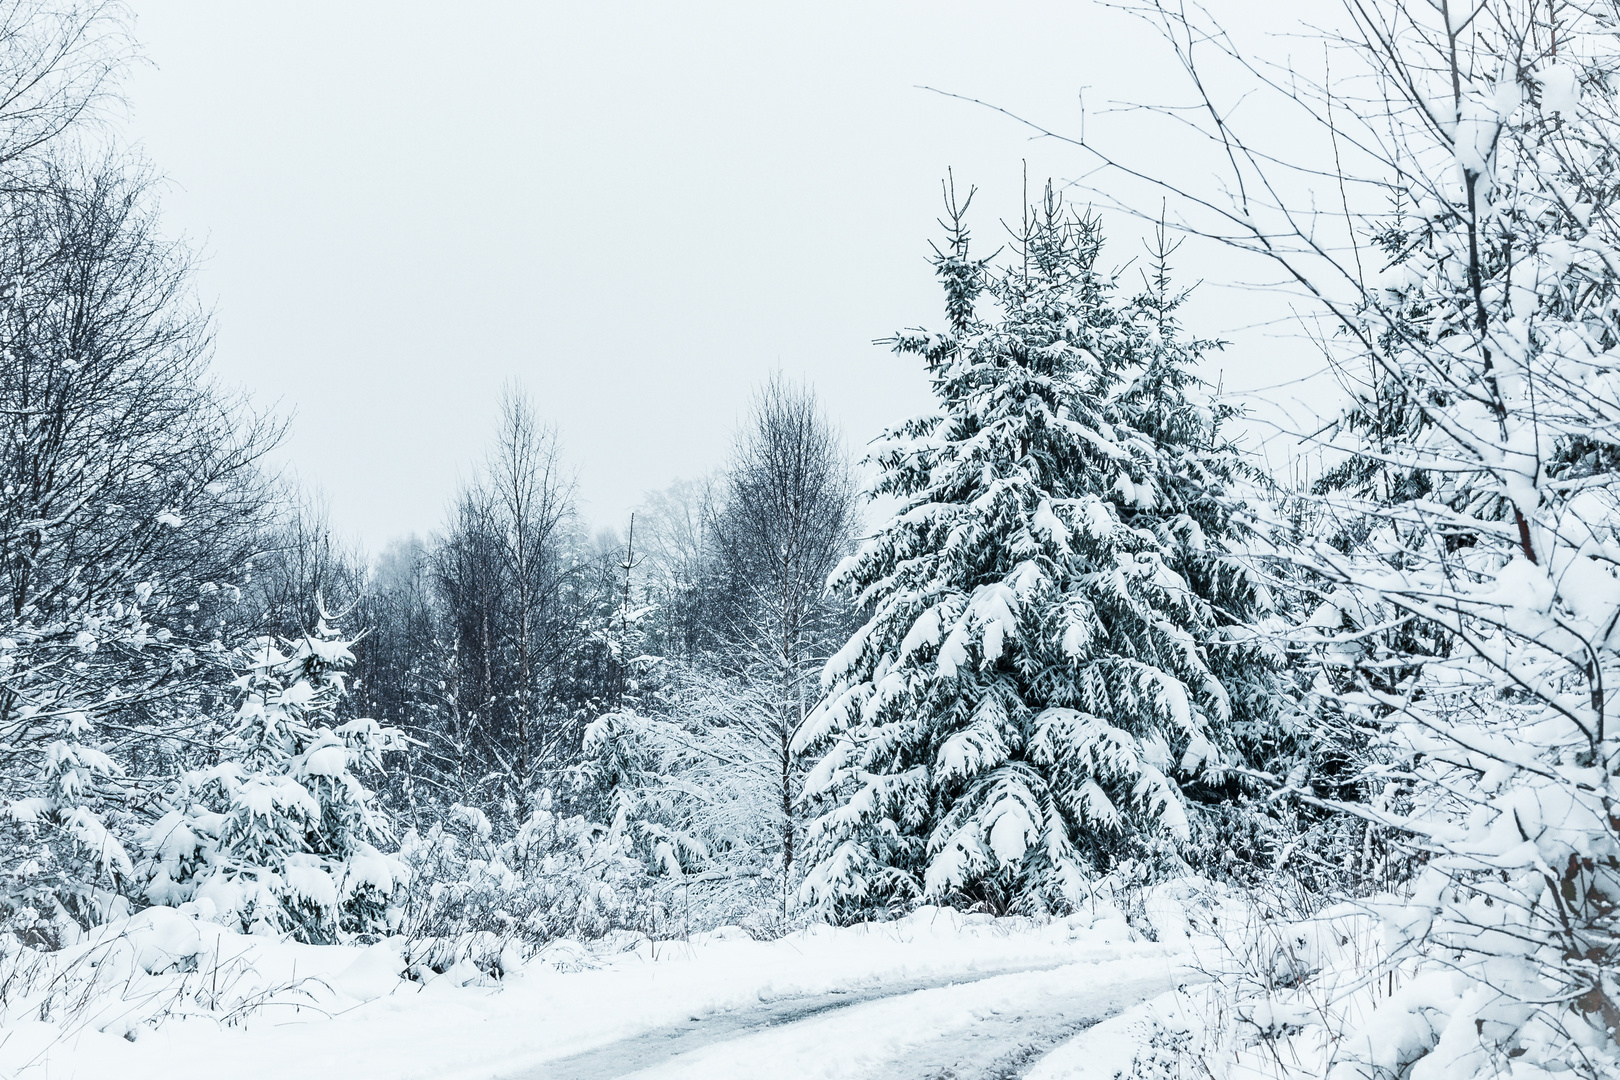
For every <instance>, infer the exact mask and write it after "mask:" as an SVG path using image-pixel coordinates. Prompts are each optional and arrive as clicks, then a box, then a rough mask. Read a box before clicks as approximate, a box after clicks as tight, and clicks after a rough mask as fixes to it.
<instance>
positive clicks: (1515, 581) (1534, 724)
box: [1158, 0, 1620, 1080]
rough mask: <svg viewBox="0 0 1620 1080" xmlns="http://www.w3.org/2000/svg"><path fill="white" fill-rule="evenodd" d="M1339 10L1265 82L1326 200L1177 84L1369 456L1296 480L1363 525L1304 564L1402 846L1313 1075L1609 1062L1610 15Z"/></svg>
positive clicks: (1581, 8)
mask: <svg viewBox="0 0 1620 1080" xmlns="http://www.w3.org/2000/svg"><path fill="white" fill-rule="evenodd" d="M1158 11H1159V14H1160V16H1161V17H1162V18H1163V20H1164V22H1163V25H1164V26H1165V28H1166V30H1167V34H1168V37H1169V39H1170V40H1171V41H1172V42H1173V43H1174V44H1176V45H1177V46H1178V48H1179V49H1180V51H1181V58H1182V60H1183V62H1185V63H1186V64H1187V65H1188V67H1189V68H1190V69H1192V70H1193V72H1194V73H1195V74H1198V75H1200V76H1201V77H1200V78H1199V79H1197V80H1196V82H1195V87H1197V88H1204V87H1208V86H1210V85H1212V83H1211V73H1210V72H1209V71H1207V70H1201V65H1202V64H1203V63H1204V58H1205V57H1207V56H1210V53H1209V52H1206V51H1204V50H1203V44H1204V43H1206V42H1211V41H1220V42H1222V43H1223V48H1227V49H1229V48H1230V44H1229V42H1228V41H1227V40H1226V39H1225V38H1223V37H1222V36H1221V35H1220V34H1219V33H1218V31H1216V32H1212V31H1214V30H1215V28H1212V27H1211V26H1209V25H1207V24H1203V23H1197V24H1194V23H1191V22H1189V20H1190V19H1195V18H1196V19H1202V18H1203V16H1202V15H1201V14H1198V15H1188V14H1187V13H1186V12H1185V10H1183V11H1172V10H1170V9H1169V8H1168V7H1160V8H1159V9H1158ZM1348 16H1349V18H1348V25H1347V27H1346V29H1344V30H1343V31H1342V32H1340V33H1338V34H1337V35H1334V36H1332V37H1330V40H1329V43H1328V44H1329V50H1328V51H1329V52H1330V53H1331V54H1332V55H1333V57H1334V60H1333V64H1334V66H1333V71H1332V76H1333V77H1332V78H1331V79H1329V78H1328V77H1327V76H1326V75H1325V74H1324V76H1323V77H1322V78H1321V79H1320V80H1318V81H1316V82H1312V81H1311V80H1310V78H1309V77H1308V75H1307V74H1305V73H1302V72H1298V71H1295V72H1291V73H1290V77H1289V81H1288V83H1287V84H1286V86H1279V85H1278V84H1276V83H1272V84H1271V85H1272V87H1273V88H1274V89H1277V90H1279V91H1280V92H1282V93H1284V94H1286V95H1287V96H1288V98H1289V103H1290V104H1291V105H1292V106H1295V107H1298V108H1300V109H1302V110H1304V111H1305V113H1306V114H1307V115H1309V116H1313V117H1314V118H1315V119H1316V120H1317V121H1318V122H1319V124H1320V131H1321V133H1322V140H1321V141H1322V144H1323V145H1324V147H1325V148H1326V150H1327V151H1328V152H1329V153H1332V152H1333V150H1334V148H1342V149H1344V158H1343V160H1344V162H1345V164H1344V165H1343V166H1342V167H1341V168H1340V169H1338V170H1337V171H1339V172H1340V173H1341V174H1343V175H1342V176H1341V177H1339V178H1336V179H1335V182H1334V185H1333V190H1334V191H1335V193H1336V194H1335V198H1337V199H1339V202H1338V204H1337V207H1336V208H1335V209H1334V210H1332V211H1331V212H1329V213H1322V212H1319V211H1318V210H1317V209H1316V208H1315V207H1312V206H1309V205H1307V204H1305V202H1304V201H1303V200H1301V201H1299V202H1297V203H1293V204H1286V203H1285V204H1284V205H1282V206H1275V205H1267V204H1266V203H1265V202H1264V201H1263V200H1262V199H1261V198H1258V197H1250V196H1249V195H1247V194H1245V193H1254V192H1260V191H1264V192H1267V193H1270V195H1271V196H1273V197H1275V196H1276V195H1277V193H1279V192H1281V191H1283V190H1284V189H1285V188H1286V187H1287V185H1286V184H1285V183H1283V181H1282V180H1281V178H1280V176H1279V175H1278V173H1279V170H1283V169H1286V168H1287V167H1288V162H1289V161H1290V158H1289V156H1288V154H1287V153H1286V152H1285V153H1283V154H1281V155H1279V154H1276V153H1273V152H1271V150H1272V148H1271V147H1268V146H1265V145H1263V144H1256V143H1253V142H1250V141H1249V138H1248V137H1249V135H1250V134H1251V132H1248V131H1245V129H1244V125H1243V123H1242V122H1241V121H1240V120H1238V119H1237V118H1236V117H1234V116H1233V115H1232V111H1231V110H1229V109H1226V108H1224V107H1223V106H1222V105H1221V104H1220V103H1219V102H1217V101H1215V100H1213V99H1210V98H1205V100H1204V102H1203V104H1205V105H1206V106H1207V115H1208V116H1209V118H1210V120H1209V123H1210V127H1209V129H1208V134H1210V136H1211V137H1212V138H1214V139H1215V140H1217V142H1218V144H1219V145H1220V147H1221V148H1222V149H1223V150H1224V151H1225V152H1226V154H1227V155H1229V156H1228V157H1227V161H1228V162H1229V163H1230V166H1231V168H1233V169H1234V170H1236V172H1237V173H1238V175H1237V176H1229V177H1227V190H1228V191H1232V192H1234V193H1237V194H1236V200H1237V203H1236V205H1234V206H1231V207H1230V209H1225V210H1221V211H1219V212H1221V213H1222V214H1223V218H1224V220H1223V221H1222V223H1221V225H1220V226H1218V227H1215V228H1212V229H1211V230H1210V231H1220V232H1222V233H1223V234H1224V236H1225V238H1226V239H1227V240H1228V241H1229V242H1233V243H1237V244H1239V245H1240V246H1243V247H1246V248H1248V249H1249V250H1252V251H1256V252H1259V253H1262V254H1264V255H1266V256H1268V257H1270V258H1273V259H1275V260H1278V261H1279V262H1280V263H1282V264H1283V266H1284V267H1285V269H1286V270H1287V272H1288V275H1289V276H1290V277H1291V278H1292V279H1293V280H1295V281H1297V282H1299V283H1301V284H1302V285H1303V286H1304V288H1305V290H1306V291H1307V292H1308V293H1309V295H1310V296H1311V297H1312V299H1313V300H1314V301H1315V302H1317V303H1318V304H1320V305H1321V308H1320V309H1319V310H1323V311H1324V312H1325V314H1326V315H1327V316H1328V317H1330V318H1331V319H1333V320H1334V322H1335V323H1336V324H1337V327H1338V329H1339V330H1340V331H1341V333H1340V334H1339V335H1338V336H1337V337H1329V338H1325V339H1324V340H1325V341H1326V342H1327V344H1328V345H1329V346H1330V348H1332V349H1333V350H1335V353H1336V355H1335V357H1334V358H1335V360H1336V361H1337V362H1338V363H1339V364H1340V368H1341V370H1342V371H1351V370H1358V369H1364V368H1370V369H1371V373H1372V374H1371V377H1370V378H1368V379H1366V380H1365V383H1366V385H1365V389H1364V390H1363V392H1362V394H1361V404H1360V410H1361V413H1362V416H1363V418H1364V423H1363V424H1362V431H1364V432H1365V433H1366V435H1367V436H1368V437H1366V438H1364V439H1362V440H1354V441H1349V442H1348V443H1347V444H1346V445H1345V446H1344V449H1346V450H1348V451H1350V452H1353V453H1357V454H1360V455H1362V456H1363V457H1365V458H1369V459H1372V461H1373V463H1374V464H1375V465H1376V466H1377V467H1376V468H1371V467H1361V468H1360V470H1359V471H1360V474H1361V476H1362V477H1363V478H1365V482H1363V483H1362V484H1361V485H1360V487H1359V490H1358V488H1357V487H1356V486H1355V485H1347V486H1344V487H1341V488H1340V489H1338V490H1336V491H1334V492H1331V493H1326V494H1324V496H1323V499H1324V502H1325V504H1326V506H1327V507H1329V508H1330V509H1332V510H1335V511H1338V512H1339V513H1340V515H1341V520H1345V521H1350V522H1355V523H1357V525H1358V528H1359V530H1360V533H1361V535H1360V536H1359V537H1358V542H1357V543H1356V544H1355V545H1354V546H1353V547H1350V548H1349V549H1346V548H1345V547H1344V546H1342V545H1341V546H1335V545H1331V544H1325V543H1323V544H1317V545H1315V546H1314V547H1312V548H1310V549H1309V550H1308V551H1307V553H1306V555H1305V556H1304V559H1303V561H1304V562H1305V564H1306V565H1307V566H1308V568H1309V569H1310V570H1311V571H1312V572H1313V573H1316V574H1318V575H1320V576H1321V577H1322V578H1323V579H1325V580H1329V581H1333V582H1335V583H1337V585H1338V587H1339V590H1340V592H1339V595H1338V596H1336V597H1333V598H1332V604H1333V606H1334V607H1335V608H1337V609H1339V611H1340V612H1342V613H1348V612H1352V611H1354V612H1357V613H1358V614H1357V617H1356V622H1358V623H1359V624H1360V625H1358V626H1354V627H1350V626H1345V627H1344V629H1345V630H1347V631H1348V632H1347V633H1344V634H1343V635H1342V638H1341V640H1340V642H1338V645H1339V663H1341V664H1342V665H1343V666H1344V667H1345V668H1346V669H1347V670H1348V671H1349V673H1350V676H1351V678H1352V679H1353V692H1352V693H1351V694H1347V695H1346V703H1347V705H1350V706H1353V707H1367V709H1368V714H1369V715H1370V714H1371V710H1372V707H1376V708H1377V709H1378V710H1381V711H1382V712H1383V713H1385V714H1386V720H1387V724H1386V728H1385V731H1386V732H1387V738H1388V741H1389V743H1390V745H1391V748H1392V750H1393V751H1394V752H1395V754H1396V756H1395V758H1394V760H1393V761H1392V762H1390V763H1389V764H1388V765H1387V766H1385V767H1384V768H1383V769H1382V770H1380V771H1379V772H1378V773H1377V776H1378V778H1379V779H1381V780H1383V781H1385V782H1387V783H1389V784H1391V785H1392V786H1393V785H1399V786H1404V788H1405V789H1406V791H1407V792H1408V793H1409V797H1410V800H1411V803H1412V807H1411V810H1410V812H1396V811H1397V810H1398V809H1399V808H1387V809H1386V808H1382V807H1376V806H1366V807H1361V808H1359V811H1360V812H1361V813H1363V814H1365V815H1366V816H1368V817H1370V818H1372V819H1373V820H1375V821H1377V822H1379V823H1381V824H1383V825H1386V826H1388V827H1390V828H1393V829H1398V830H1401V831H1402V832H1404V833H1405V835H1406V836H1407V837H1408V838H1409V840H1410V842H1411V843H1412V845H1413V846H1414V847H1415V848H1416V849H1417V850H1418V851H1419V852H1420V853H1421V855H1422V856H1423V863H1422V867H1421V870H1420V872H1419V873H1418V874H1417V875H1416V877H1415V879H1414V880H1412V881H1411V882H1408V883H1406V887H1405V888H1404V889H1402V890H1400V891H1399V892H1398V893H1397V895H1395V896H1393V897H1391V898H1390V903H1389V906H1388V907H1387V909H1386V911H1385V914H1386V916H1387V918H1386V925H1387V929H1388V932H1389V933H1388V944H1389V946H1390V949H1389V952H1388V954H1387V956H1385V957H1384V958H1383V961H1384V963H1385V965H1386V966H1385V967H1384V968H1383V969H1382V970H1380V971H1378V972H1376V973H1369V972H1366V971H1362V972H1351V973H1345V979H1344V980H1343V982H1341V989H1342V987H1343V986H1344V985H1346V984H1348V985H1351V986H1353V987H1354V990H1353V991H1351V994H1350V996H1349V997H1348V999H1346V998H1339V999H1337V1000H1331V1001H1330V1002H1329V1008H1328V1009H1327V1013H1326V1016H1325V1022H1326V1026H1327V1027H1328V1029H1329V1030H1328V1031H1327V1032H1326V1033H1325V1035H1324V1036H1323V1037H1322V1038H1321V1039H1320V1041H1319V1045H1320V1046H1322V1047H1325V1048H1327V1049H1328V1054H1329V1057H1328V1060H1326V1061H1324V1062H1322V1069H1321V1070H1313V1074H1315V1075H1321V1073H1322V1071H1325V1072H1326V1075H1328V1076H1329V1077H1332V1078H1336V1080H1338V1078H1343V1080H1350V1078H1352V1077H1396V1076H1410V1077H1413V1078H1415V1080H1428V1078H1436V1077H1476V1076H1477V1077H1484V1076H1502V1075H1508V1074H1512V1075H1517V1076H1529V1075H1540V1074H1546V1073H1562V1072H1571V1073H1573V1074H1575V1075H1584V1076H1589V1077H1590V1076H1608V1077H1613V1076H1616V1075H1620V1045H1617V1042H1616V1033H1617V1031H1620V727H1617V725H1616V723H1615V721H1614V720H1613V719H1611V718H1610V716H1609V713H1610V712H1611V711H1612V710H1613V709H1614V708H1615V705H1616V702H1617V700H1620V699H1617V694H1616V687H1617V685H1620V473H1617V472H1616V464H1617V462H1620V35H1617V30H1620V26H1617V23H1616V20H1615V11H1614V9H1613V8H1612V6H1609V5H1588V4H1584V3H1573V2H1559V3H1545V2H1543V0H1535V2H1533V3H1532V2H1530V0H1483V2H1480V3H1475V4H1455V3H1448V2H1446V0H1439V2H1434V3H1409V2H1404V0H1384V2H1380V3H1357V4H1354V5H1350V6H1348ZM1195 47H1196V50H1197V51H1195ZM1216 55H1219V56H1220V57H1221V58H1222V59H1235V60H1236V61H1237V62H1238V63H1240V64H1244V65H1245V66H1244V68H1243V69H1242V70H1245V71H1247V72H1249V73H1250V74H1251V75H1252V76H1253V77H1254V79H1255V80H1256V81H1259V82H1263V81H1264V80H1266V79H1267V74H1266V72H1265V69H1264V66H1263V65H1258V64H1254V63H1250V62H1247V61H1245V60H1244V59H1243V58H1242V57H1241V56H1239V55H1238V54H1236V53H1235V52H1234V51H1226V52H1224V53H1217V54H1216ZM1195 56H1196V57H1198V58H1199V59H1198V60H1197V61H1196V62H1195V59H1194V58H1195ZM1352 64H1354V65H1355V68H1354V69H1349V65H1352ZM1349 93H1354V94H1356V95H1357V97H1356V99H1354V100H1346V98H1345V95H1346V94H1349ZM1252 108H1253V106H1250V105H1246V106H1245V115H1247V114H1248V110H1250V109H1252ZM1253 134H1255V135H1260V133H1259V132H1253ZM1260 137H1261V138H1263V137H1264V136H1263V135H1261V136H1260ZM1299 141H1300V140H1297V139H1296V145H1298V143H1299ZM1296 163H1297V164H1303V166H1304V167H1305V168H1312V167H1315V166H1316V165H1317V164H1318V162H1315V161H1307V162H1304V163H1299V162H1297V159H1296ZM1295 175H1296V176H1297V175H1299V174H1295ZM1368 193H1371V194H1370V197H1369V194H1368ZM1202 206H1203V208H1204V209H1206V210H1213V209H1216V204H1215V203H1213V202H1212V201H1209V200H1204V201H1203V202H1202ZM1341 348H1342V349H1343V350H1344V351H1343V352H1338V350H1339V349H1341ZM1384 477H1393V478H1397V479H1398V480H1399V481H1400V482H1399V483H1387V482H1384V481H1383V479H1382V478H1384ZM1352 479H1354V477H1352ZM1344 621H1346V620H1341V619H1340V618H1336V617H1332V615H1331V613H1328V617H1323V618H1317V619H1313V620H1312V622H1313V623H1316V624H1317V626H1318V627H1319V628H1321V629H1324V630H1327V631H1329V632H1330V633H1331V631H1333V630H1334V629H1337V628H1338V627H1339V626H1341V625H1342V624H1343V622H1344ZM1401 622H1408V623H1412V624H1415V625H1418V626H1420V627H1421V628H1422V629H1421V632H1420V633H1419V634H1418V640H1417V641H1416V643H1415V644H1416V646H1417V647H1414V648H1411V649H1409V650H1406V651H1404V652H1403V651H1401V650H1400V649H1399V648H1398V647H1397V646H1398V641H1399V639H1398V638H1396V637H1394V636H1392V635H1389V634H1387V633H1382V632H1383V631H1387V630H1388V629H1390V628H1391V627H1392V626H1394V625H1396V624H1398V623H1401ZM1373 632H1380V633H1382V636H1381V639H1380V641H1379V642H1378V643H1377V646H1376V648H1373V647H1369V635H1370V634H1371V633H1373ZM1392 671H1393V672H1396V673H1397V677H1396V678H1395V680H1394V682H1393V684H1392V683H1391V672H1392ZM1374 764H1377V763H1374ZM1357 997H1359V998H1360V1000H1359V1001H1357V1000H1356V999H1357ZM1318 1000H1322V999H1320V998H1319V999H1318ZM1358 1012H1360V1013H1361V1015H1360V1016H1358V1015H1357V1013H1358ZM1273 1015H1282V1014H1281V1013H1277V1012H1275V1011H1273Z"/></svg>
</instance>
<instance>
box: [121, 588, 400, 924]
mask: <svg viewBox="0 0 1620 1080" xmlns="http://www.w3.org/2000/svg"><path fill="white" fill-rule="evenodd" d="M285 644H286V645H287V651H286V652H283V651H282V650H281V649H278V648H277V647H276V646H275V644H274V643H273V642H272V641H271V640H270V639H262V640H261V641H260V642H259V643H258V644H257V645H255V646H254V647H253V648H252V649H251V650H249V651H248V652H247V654H246V657H245V661H246V664H245V670H244V673H243V674H242V675H241V677H240V678H238V679H237V681H236V685H237V687H238V688H239V689H240V690H241V691H242V700H241V704H240V706H239V707H238V709H237V711H236V720H235V730H234V732H233V733H232V735H231V736H230V737H229V739H228V740H227V745H226V754H227V755H228V756H227V757H226V759H225V760H223V761H221V762H220V763H218V764H216V765H214V766H212V767H210V768H206V769H200V770H196V771H192V772H188V773H186V774H185V775H184V776H183V777H182V778H181V780H180V781H179V783H178V784H177V785H176V788H175V790H174V791H173V792H172V794H171V796H170V799H169V803H170V809H169V811H168V812H167V813H165V814H164V815H163V817H162V818H161V819H159V821H158V822H157V823H156V824H155V825H154V826H153V827H152V829H151V830H150V832H149V833H148V836H147V839H146V848H147V853H148V859H147V861H146V863H145V864H144V866H143V870H144V871H145V874H146V877H147V879H148V884H147V888H146V895H147V898H148V899H149V900H151V901H152V902H153V903H160V904H180V903H185V902H188V901H193V902H196V903H197V904H198V907H199V909H200V911H201V913H203V914H210V913H212V914H214V915H217V916H218V917H219V918H220V919H221V920H222V921H225V922H227V923H232V922H234V923H237V924H239V925H240V926H241V928H242V929H243V930H245V931H248V932H251V933H259V934H271V935H281V934H291V935H292V936H293V937H295V938H297V939H298V940H300V941H304V942H313V943H329V942H333V941H336V940H338V939H339V937H340V935H342V934H360V935H373V934H377V933H381V932H384V931H385V930H386V929H387V928H388V926H389V923H390V920H391V913H390V910H389V908H390V899H391V897H392V896H393V894H394V886H395V884H396V882H397V879H398V878H399V877H400V876H401V874H402V867H401V865H400V864H399V863H398V862H397V861H395V860H394V859H391V858H389V857H388V856H386V855H383V854H382V853H381V852H380V851H379V850H378V848H379V845H383V844H386V843H388V841H389V840H390V839H391V829H390V826H389V823H388V821H387V819H386V817H385V815H384V814H383V813H382V811H381V810H380V808H379V807H378V806H377V804H376V799H375V797H374V796H373V794H372V792H371V791H369V790H368V789H367V788H366V787H365V786H364V785H363V784H362V783H361V782H360V780H359V779H358V778H357V777H356V776H355V775H354V772H353V770H355V769H361V768H369V769H372V770H377V769H380V768H381V765H382V761H381V755H382V754H383V753H384V752H385V751H389V750H397V749H401V745H400V742H401V741H400V738H399V733H398V732H396V731H395V730H394V729H392V728H383V727H380V726H379V725H378V724H377V722H376V721H375V720H370V719H364V718H362V719H355V720H350V721H348V722H346V723H342V724H340V723H338V722H337V710H338V704H339V702H340V700H341V699H342V697H343V695H344V678H343V672H344V670H345V669H346V668H347V667H348V666H349V665H350V664H352V663H353V662H354V655H353V653H352V652H351V651H350V645H351V643H350V642H347V641H344V640H342V639H341V638H340V637H339V636H338V634H337V633H336V631H335V630H334V629H333V628H332V627H331V626H330V625H329V623H328V622H327V621H326V620H325V619H324V618H323V619H322V620H321V622H320V624H319V627H318V629H317V631H316V633H314V634H309V635H305V636H304V637H302V638H300V639H298V640H296V641H293V642H288V643H285ZM209 909H211V912H210V910H209Z"/></svg>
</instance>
